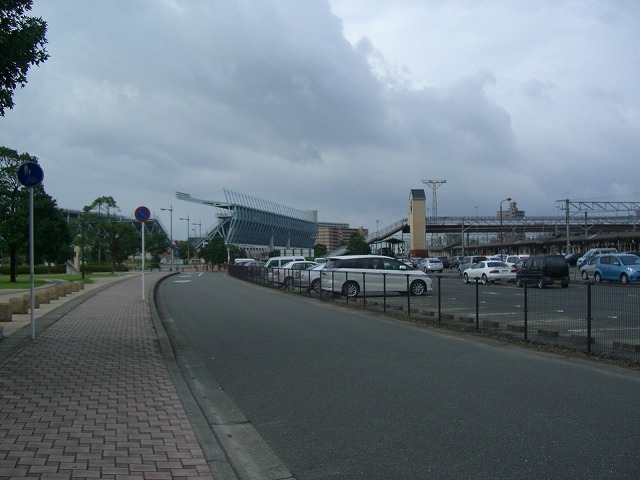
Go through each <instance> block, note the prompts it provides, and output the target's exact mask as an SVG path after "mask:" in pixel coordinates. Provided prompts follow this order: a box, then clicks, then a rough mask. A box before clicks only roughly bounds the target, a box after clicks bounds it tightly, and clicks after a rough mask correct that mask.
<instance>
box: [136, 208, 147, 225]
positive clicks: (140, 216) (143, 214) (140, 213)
mask: <svg viewBox="0 0 640 480" xmlns="http://www.w3.org/2000/svg"><path fill="white" fill-rule="evenodd" d="M134 215H135V216H136V220H138V221H139V222H146V221H147V220H149V218H151V212H150V211H149V209H148V208H147V207H138V208H136V211H135V214H134Z"/></svg>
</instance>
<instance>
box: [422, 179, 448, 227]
mask: <svg viewBox="0 0 640 480" xmlns="http://www.w3.org/2000/svg"><path fill="white" fill-rule="evenodd" d="M422 183H424V184H425V185H429V186H430V187H431V189H432V190H433V197H432V199H431V217H432V218H437V217H438V194H437V193H436V190H437V189H438V187H439V186H440V185H442V184H443V183H447V181H446V180H422Z"/></svg>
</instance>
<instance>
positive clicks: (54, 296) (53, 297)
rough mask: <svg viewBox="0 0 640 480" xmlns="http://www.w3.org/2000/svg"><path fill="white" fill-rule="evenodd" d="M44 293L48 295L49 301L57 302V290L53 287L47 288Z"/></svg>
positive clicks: (58, 296)
mask: <svg viewBox="0 0 640 480" xmlns="http://www.w3.org/2000/svg"><path fill="white" fill-rule="evenodd" d="M45 291H46V292H47V293H48V295H49V301H52V300H57V299H58V298H60V295H58V289H57V288H55V287H53V288H47V289H46V290H45Z"/></svg>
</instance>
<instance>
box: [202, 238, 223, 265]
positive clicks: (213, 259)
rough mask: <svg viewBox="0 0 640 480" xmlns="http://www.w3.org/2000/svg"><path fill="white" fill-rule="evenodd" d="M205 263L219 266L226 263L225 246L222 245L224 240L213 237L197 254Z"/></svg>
mask: <svg viewBox="0 0 640 480" xmlns="http://www.w3.org/2000/svg"><path fill="white" fill-rule="evenodd" d="M198 254H199V255H200V257H201V258H203V259H204V261H205V262H207V263H210V264H212V265H218V266H219V265H220V264H222V263H224V262H226V261H227V246H226V245H225V244H224V238H222V237H219V236H217V235H216V236H215V237H213V238H212V239H211V240H210V241H209V243H207V245H206V246H204V247H203V248H201V249H200V251H199V252H198Z"/></svg>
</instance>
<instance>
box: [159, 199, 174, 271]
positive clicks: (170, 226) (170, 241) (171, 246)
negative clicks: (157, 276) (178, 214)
mask: <svg viewBox="0 0 640 480" xmlns="http://www.w3.org/2000/svg"><path fill="white" fill-rule="evenodd" d="M160 210H162V211H166V212H169V237H171V238H170V239H169V244H170V247H169V248H171V266H170V267H169V271H170V272H173V205H169V208H161V209H160Z"/></svg>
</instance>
